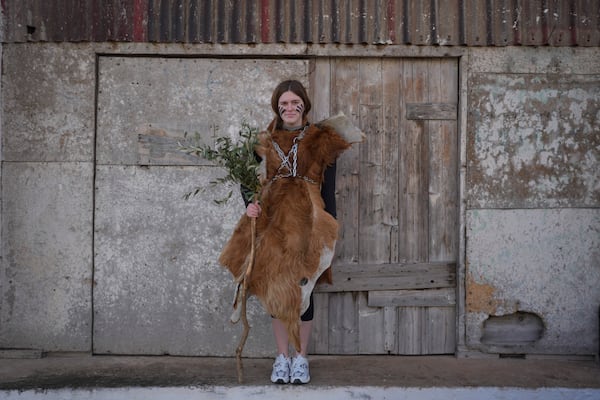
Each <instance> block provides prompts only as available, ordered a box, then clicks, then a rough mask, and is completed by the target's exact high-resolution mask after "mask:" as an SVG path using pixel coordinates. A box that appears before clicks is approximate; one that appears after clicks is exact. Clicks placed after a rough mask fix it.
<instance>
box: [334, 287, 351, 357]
mask: <svg viewBox="0 0 600 400" xmlns="http://www.w3.org/2000/svg"><path fill="white" fill-rule="evenodd" d="M355 298H356V293H330V294H329V353H330V354H358V321H357V314H358V313H357V302H356V300H355Z"/></svg>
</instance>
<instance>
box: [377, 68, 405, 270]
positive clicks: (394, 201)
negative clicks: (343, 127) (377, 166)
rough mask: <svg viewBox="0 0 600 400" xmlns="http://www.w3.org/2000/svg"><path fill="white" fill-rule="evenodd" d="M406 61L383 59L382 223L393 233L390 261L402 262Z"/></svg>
mask: <svg viewBox="0 0 600 400" xmlns="http://www.w3.org/2000/svg"><path fill="white" fill-rule="evenodd" d="M403 65H404V61H402V60H397V59H391V60H390V59H384V60H383V61H382V79H383V82H382V85H383V107H384V112H383V115H384V119H383V132H384V142H383V147H382V149H381V151H382V153H383V155H384V156H383V158H384V163H383V167H382V172H383V177H382V178H383V182H384V183H385V186H386V189H385V190H384V193H385V197H384V201H383V210H382V223H383V225H384V226H385V228H386V230H387V231H388V234H389V239H388V241H389V262H392V263H396V262H398V209H399V208H400V207H401V205H400V204H399V203H398V199H399V198H398V191H399V182H400V171H399V168H398V159H399V153H400V151H399V148H400V135H399V130H400V118H401V117H400V116H401V114H402V112H401V110H402V109H403V107H404V98H403V96H402V68H403Z"/></svg>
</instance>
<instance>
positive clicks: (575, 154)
mask: <svg viewBox="0 0 600 400" xmlns="http://www.w3.org/2000/svg"><path fill="white" fill-rule="evenodd" d="M471 78H472V79H471V82H470V83H469V87H470V88H471V89H470V92H469V104H470V105H471V106H470V107H469V108H470V109H471V111H470V113H469V134H468V143H467V160H468V161H467V162H468V176H467V178H468V185H467V187H468V189H467V190H468V193H467V201H468V206H469V208H539V207H588V206H598V205H600V175H599V174H598V170H599V168H600V135H599V134H598V129H599V128H598V127H599V126H600V75H558V74H484V73H477V74H471Z"/></svg>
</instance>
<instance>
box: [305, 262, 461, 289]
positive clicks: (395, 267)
mask: <svg viewBox="0 0 600 400" xmlns="http://www.w3.org/2000/svg"><path fill="white" fill-rule="evenodd" d="M332 268H333V276H334V283H333V284H331V285H330V284H320V285H318V286H316V287H315V291H317V292H349V291H370V290H400V289H431V288H442V287H454V286H455V284H456V271H455V265H454V264H445V263H440V264H408V265H403V264H382V265H377V266H372V268H363V267H358V268H357V267H354V268H353V267H348V268H347V269H344V267H341V266H339V265H337V266H335V265H334V266H333V267H332Z"/></svg>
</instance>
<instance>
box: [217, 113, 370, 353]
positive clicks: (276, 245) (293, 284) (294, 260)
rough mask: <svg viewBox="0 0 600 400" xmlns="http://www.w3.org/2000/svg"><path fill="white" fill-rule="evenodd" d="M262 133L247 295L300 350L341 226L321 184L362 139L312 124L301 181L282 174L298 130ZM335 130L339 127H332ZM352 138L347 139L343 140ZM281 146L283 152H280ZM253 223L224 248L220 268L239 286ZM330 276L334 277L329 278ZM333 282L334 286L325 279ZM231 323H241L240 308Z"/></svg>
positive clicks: (301, 155)
mask: <svg viewBox="0 0 600 400" xmlns="http://www.w3.org/2000/svg"><path fill="white" fill-rule="evenodd" d="M274 123H275V121H273V122H271V124H270V125H269V127H268V130H267V131H264V132H261V133H260V134H259V144H258V146H257V148H256V153H257V154H258V155H259V156H261V157H262V162H261V163H262V165H261V169H262V172H261V177H260V178H261V182H262V191H261V193H260V203H261V208H262V213H261V214H260V216H259V217H258V218H257V220H256V247H255V258H254V266H253V270H252V273H251V276H250V278H249V286H248V294H249V295H255V296H256V297H257V298H258V299H259V300H260V301H261V303H262V305H263V307H264V308H265V309H266V311H267V312H268V313H269V314H271V315H272V316H273V317H274V318H278V319H280V320H281V321H283V323H284V324H285V326H286V328H287V331H288V335H289V338H290V342H291V343H292V345H293V346H294V347H295V348H296V350H300V335H299V329H300V316H301V315H302V314H303V313H304V312H305V311H306V309H307V308H308V306H309V300H310V294H311V292H312V290H313V288H314V286H315V284H316V282H317V280H318V279H319V277H320V276H321V275H322V274H323V272H324V271H325V270H327V269H328V268H329V267H330V265H331V261H332V259H333V255H334V249H335V243H336V240H337V232H338V223H337V221H336V219H335V218H334V217H332V216H331V215H330V214H329V213H327V212H326V211H325V209H324V202H323V199H322V198H321V183H322V182H323V174H324V171H325V169H326V168H327V166H328V165H331V164H332V163H333V162H334V161H335V160H336V159H337V157H338V156H339V155H340V154H341V153H342V152H343V151H344V150H346V149H347V148H349V147H350V145H351V143H353V142H356V141H360V140H362V138H363V137H364V135H363V134H362V133H361V132H359V133H360V135H358V136H357V135H349V137H344V136H342V135H341V134H340V133H338V132H336V130H335V129H334V128H333V127H332V126H330V125H334V124H326V123H325V121H323V122H322V123H318V124H311V125H309V126H308V127H307V128H306V129H305V131H304V134H303V137H302V136H301V138H299V140H298V139H296V140H297V141H296V143H298V147H297V168H296V175H295V176H290V177H277V176H278V175H279V176H281V175H285V174H288V172H289V173H291V171H288V169H293V168H280V166H281V165H282V158H281V156H280V154H282V153H284V155H287V156H288V161H289V164H288V166H289V167H292V164H293V160H292V159H293V151H292V152H291V151H290V150H291V149H292V146H293V144H294V139H295V138H296V137H298V136H299V135H301V131H287V130H279V129H273V126H274ZM334 126H335V125H334ZM346 136H348V135H346ZM274 142H275V143H277V145H278V146H279V148H280V150H281V151H282V153H278V152H277V149H276V147H277V146H276V145H274ZM250 225H251V219H250V217H248V216H246V214H245V213H244V215H243V216H242V217H241V219H240V220H239V222H238V224H237V226H236V228H235V230H234V232H233V234H232V236H231V238H230V239H229V241H228V242H227V244H226V245H225V247H224V249H223V251H222V253H221V255H220V257H219V262H220V263H221V265H223V266H224V267H226V268H227V269H228V270H229V271H230V272H231V273H232V275H233V276H234V278H236V280H237V281H238V282H240V281H241V279H242V278H243V274H244V272H245V270H246V267H247V265H248V262H249V255H250V246H251V227H250ZM329 276H330V272H329ZM328 280H329V279H328ZM236 304H237V307H238V309H237V310H235V311H234V314H233V316H232V321H233V322H236V321H237V320H238V319H239V313H240V310H239V306H240V304H241V301H237V302H236Z"/></svg>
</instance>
